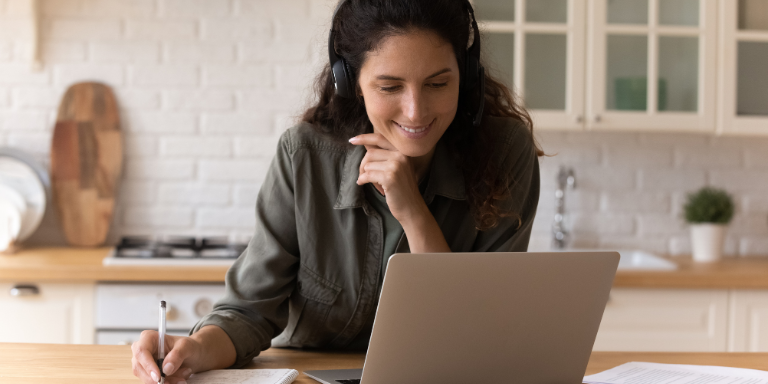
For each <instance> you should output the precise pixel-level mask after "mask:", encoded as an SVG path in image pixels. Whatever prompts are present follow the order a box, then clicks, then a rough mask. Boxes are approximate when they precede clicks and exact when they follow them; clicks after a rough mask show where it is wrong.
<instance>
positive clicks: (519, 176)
mask: <svg viewBox="0 0 768 384" xmlns="http://www.w3.org/2000/svg"><path fill="white" fill-rule="evenodd" d="M531 136H532V134H531V132H530V130H529V129H528V128H527V127H526V126H524V125H522V124H521V123H520V124H518V125H517V127H516V129H515V130H513V131H512V133H511V134H510V135H509V136H508V138H507V139H506V145H505V146H504V148H505V153H503V154H502V155H501V156H500V157H501V158H502V160H501V161H500V164H501V167H500V169H501V170H503V171H506V172H509V174H510V175H511V179H510V180H511V183H510V185H509V190H510V198H509V199H507V200H505V201H504V202H503V205H504V209H505V210H507V211H508V212H509V211H511V212H514V213H517V214H518V215H519V216H511V217H502V218H500V219H499V223H498V225H497V226H496V227H493V228H491V229H488V230H485V231H480V232H479V233H478V235H477V238H476V240H475V244H474V246H473V251H474V252H526V251H527V250H528V242H529V241H530V238H531V229H532V227H533V219H534V218H535V216H536V208H537V206H538V204H539V193H540V185H539V160H538V155H537V154H536V146H535V145H534V142H533V138H532V137H531Z"/></svg>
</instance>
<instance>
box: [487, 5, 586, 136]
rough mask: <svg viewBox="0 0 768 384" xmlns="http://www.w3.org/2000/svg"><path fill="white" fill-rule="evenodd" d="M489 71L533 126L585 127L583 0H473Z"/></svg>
mask: <svg viewBox="0 0 768 384" xmlns="http://www.w3.org/2000/svg"><path fill="white" fill-rule="evenodd" d="M473 3H474V8H475V12H476V14H477V19H478V23H480V29H481V30H482V31H483V33H484V35H485V36H484V44H485V45H484V46H483V48H482V51H483V52H485V53H484V55H486V57H487V58H488V59H489V60H488V63H487V64H486V65H487V66H488V67H489V68H487V69H488V70H489V71H491V73H492V74H494V75H496V76H499V77H500V78H501V80H502V81H503V82H504V83H505V84H507V85H508V86H509V85H513V86H514V88H515V90H516V92H517V93H518V94H519V95H520V96H522V98H523V100H524V102H525V104H526V107H527V108H528V109H529V111H530V112H531V115H532V117H533V118H534V122H535V124H536V126H537V127H544V128H557V129H582V128H583V127H584V65H585V60H584V58H585V57H584V54H585V50H584V47H585V33H586V21H587V18H586V15H585V12H586V7H585V4H586V3H585V0H548V1H531V0H513V1H510V0H474V1H473Z"/></svg>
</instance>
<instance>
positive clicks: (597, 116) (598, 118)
mask: <svg viewBox="0 0 768 384" xmlns="http://www.w3.org/2000/svg"><path fill="white" fill-rule="evenodd" d="M601 121H603V117H602V116H600V115H595V123H599V122H601Z"/></svg>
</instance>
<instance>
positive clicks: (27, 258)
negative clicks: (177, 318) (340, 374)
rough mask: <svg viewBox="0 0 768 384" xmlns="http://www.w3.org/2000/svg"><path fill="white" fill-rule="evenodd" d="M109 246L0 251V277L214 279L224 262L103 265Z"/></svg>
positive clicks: (217, 278)
mask: <svg viewBox="0 0 768 384" xmlns="http://www.w3.org/2000/svg"><path fill="white" fill-rule="evenodd" d="M111 249H112V248H107V247H102V248H72V247H45V248H27V249H22V250H19V251H17V252H16V253H13V254H2V255H0V281H12V282H24V281H30V282H67V283H70V282H95V281H129V282H133V281H135V282H148V281H155V282H157V281H161V282H218V283H221V282H223V281H224V275H225V274H226V273H227V269H228V268H229V267H224V266H205V267H203V266H200V267H190V266H184V267H182V266H179V267H174V266H169V267H166V266H104V265H102V260H103V259H104V258H105V257H106V256H107V255H108V254H109V252H110V250H111Z"/></svg>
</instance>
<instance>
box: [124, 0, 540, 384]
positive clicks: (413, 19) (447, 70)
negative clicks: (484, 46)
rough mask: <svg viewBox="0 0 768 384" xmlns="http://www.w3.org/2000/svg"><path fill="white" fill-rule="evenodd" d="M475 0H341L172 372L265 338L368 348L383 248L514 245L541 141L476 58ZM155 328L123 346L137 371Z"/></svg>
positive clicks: (236, 362) (233, 354) (218, 364)
mask: <svg viewBox="0 0 768 384" xmlns="http://www.w3.org/2000/svg"><path fill="white" fill-rule="evenodd" d="M472 12H473V11H472V7H471V6H470V4H469V2H468V1H466V0H431V1H417V0H348V1H342V2H341V3H340V4H339V6H338V8H337V12H336V13H335V15H334V18H333V21H332V31H331V33H330V36H329V47H328V48H329V56H330V60H329V61H330V63H329V65H328V66H327V67H326V68H324V69H323V71H322V72H321V73H320V75H319V76H318V81H317V84H316V85H317V102H316V104H315V105H314V106H313V107H311V108H310V109H308V110H307V111H306V112H305V114H304V116H303V121H302V123H301V124H299V125H298V126H296V127H293V128H291V129H289V130H288V131H287V132H285V133H284V134H283V136H282V137H281V139H280V143H279V145H278V149H277V154H276V155H275V158H274V159H273V161H272V164H271V166H270V169H269V172H268V174H267V176H266V179H265V180H264V183H263V184H262V187H261V191H260V193H259V198H258V201H257V203H256V233H255V235H254V236H253V239H252V240H251V243H250V244H249V246H248V249H246V251H245V252H244V253H243V254H242V255H241V256H240V258H239V259H238V260H237V261H236V262H235V264H234V265H233V266H232V268H231V269H230V270H229V272H228V274H227V279H226V283H227V286H226V295H225V297H224V298H223V299H221V300H220V301H219V302H218V303H216V305H215V308H214V310H213V312H211V313H210V314H209V315H208V316H206V317H205V318H203V319H202V320H201V321H200V322H199V323H198V324H197V325H196V326H195V328H194V330H193V331H192V333H193V334H192V335H191V336H190V337H187V338H178V337H172V336H167V338H168V341H167V342H166V344H167V345H169V346H171V351H170V352H169V353H168V355H167V356H166V358H165V364H166V365H168V367H167V369H166V367H164V368H163V371H164V372H165V373H167V374H169V375H171V376H169V380H168V381H169V382H171V383H176V382H180V381H181V380H183V379H185V378H186V377H188V376H189V374H190V373H191V372H199V371H202V370H208V369H212V368H223V367H232V366H233V367H241V366H243V365H245V364H248V363H249V362H250V361H251V359H252V358H253V357H254V356H256V355H258V354H259V353H260V351H262V350H264V349H267V348H269V347H270V346H272V347H281V346H282V347H286V346H287V347H300V348H306V347H312V348H327V349H346V350H350V349H352V350H365V349H366V348H367V346H368V341H369V339H370V335H371V330H372V326H373V319H374V315H375V312H376V308H377V304H378V302H377V301H378V297H379V292H380V290H381V286H382V281H383V276H384V272H385V271H386V267H387V262H388V260H389V256H390V255H392V254H393V253H407V252H412V253H429V252H503V251H507V252H509V251H525V250H527V247H528V240H529V238H530V233H531V226H532V223H533V219H534V216H535V213H536V207H537V204H538V196H539V168H538V160H537V156H538V155H539V154H540V153H541V151H540V150H539V149H538V148H537V146H536V144H535V142H534V140H533V135H532V132H531V129H532V127H531V123H530V119H529V118H528V115H527V114H526V113H525V111H524V110H523V109H521V108H520V107H518V106H517V104H515V101H514V98H513V97H512V94H511V92H510V91H509V90H508V89H507V88H506V87H504V86H503V85H502V84H501V83H499V82H497V81H495V80H494V79H493V78H492V77H490V76H488V75H486V74H485V73H484V70H483V66H482V63H481V61H480V39H479V36H480V35H479V33H478V32H477V24H476V23H475V22H474V17H473V15H472ZM468 27H469V28H468ZM470 32H471V33H470ZM156 342H157V334H156V333H154V332H150V331H145V334H143V335H142V339H141V341H139V342H137V343H136V344H135V345H134V349H133V350H134V370H135V372H136V375H137V376H139V377H142V378H143V379H144V381H145V382H147V383H149V382H151V381H152V380H153V379H154V378H156V377H157V375H158V374H159V369H158V368H157V367H156V366H155V364H154V362H153V360H152V358H151V356H152V354H153V353H154V351H155V348H156V347H155V344H156Z"/></svg>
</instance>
